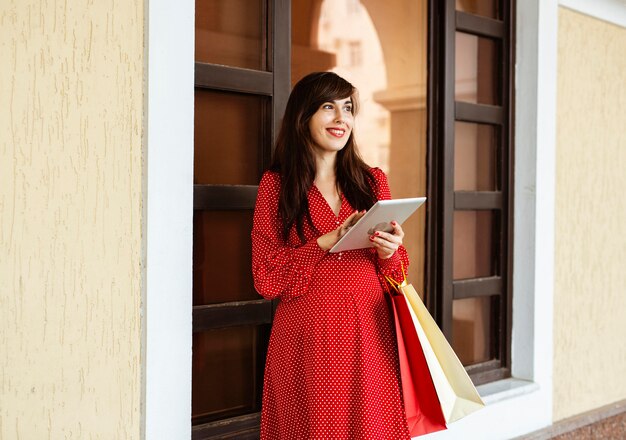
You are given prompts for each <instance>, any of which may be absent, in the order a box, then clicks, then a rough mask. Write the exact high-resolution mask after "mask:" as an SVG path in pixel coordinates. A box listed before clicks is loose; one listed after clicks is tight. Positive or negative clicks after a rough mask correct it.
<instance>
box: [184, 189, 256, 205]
mask: <svg viewBox="0 0 626 440" xmlns="http://www.w3.org/2000/svg"><path fill="white" fill-rule="evenodd" d="M258 189H259V187H258V185H194V186H193V209H195V210H203V209H210V210H245V209H254V204H255V202H256V196H257V192H258Z"/></svg>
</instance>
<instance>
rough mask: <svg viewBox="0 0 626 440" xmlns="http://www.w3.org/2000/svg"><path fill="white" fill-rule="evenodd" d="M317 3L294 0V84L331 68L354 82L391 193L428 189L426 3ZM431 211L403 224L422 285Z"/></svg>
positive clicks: (370, 160) (414, 276) (364, 127)
mask: <svg viewBox="0 0 626 440" xmlns="http://www.w3.org/2000/svg"><path fill="white" fill-rule="evenodd" d="M319 3H321V5H319V6H318V5H317V4H316V2H292V27H291V32H292V34H291V39H292V65H291V73H292V83H294V84H295V82H296V81H298V80H299V79H300V78H302V77H303V76H305V75H306V74H308V73H310V72H313V71H325V70H330V71H333V72H336V73H337V74H339V75H341V76H342V77H344V78H346V79H347V80H348V81H350V82H351V83H352V84H353V85H354V86H355V87H356V88H357V89H358V90H359V101H360V104H361V105H360V109H359V113H358V115H357V117H356V121H355V138H356V140H357V143H358V146H359V150H360V153H361V155H362V157H363V159H364V160H365V162H366V163H367V164H369V165H370V166H375V167H379V168H381V169H382V170H383V171H385V172H386V173H387V175H388V178H389V185H390V187H391V193H392V195H393V197H395V198H400V197H417V196H423V195H425V194H426V176H427V170H426V146H427V142H426V140H427V139H426V114H427V112H426V85H427V82H428V81H427V41H428V2H427V1H426V0H411V1H410V2H406V5H407V7H405V8H403V7H389V5H388V4H385V2H375V1H368V2H365V1H359V0H323V1H321V2H319ZM409 4H410V6H409ZM396 6H397V5H396ZM425 214H426V209H420V210H419V211H418V212H417V213H416V214H415V215H414V216H413V217H411V219H409V221H407V223H406V224H405V225H403V228H404V231H405V234H406V236H405V239H404V243H405V245H406V247H407V250H408V252H409V256H410V258H411V266H410V267H409V277H410V279H411V281H412V283H413V285H414V286H415V287H416V289H418V290H419V291H423V279H424V260H425V259H424V253H425V237H426V232H425Z"/></svg>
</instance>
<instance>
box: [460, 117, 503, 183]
mask: <svg viewBox="0 0 626 440" xmlns="http://www.w3.org/2000/svg"><path fill="white" fill-rule="evenodd" d="M454 130H455V131H454V190H455V191H495V190H496V189H497V187H496V173H495V168H496V167H495V165H496V143H497V138H496V128H495V127H494V126H493V125H486V124H474V123H469V122H456V123H455V125H454Z"/></svg>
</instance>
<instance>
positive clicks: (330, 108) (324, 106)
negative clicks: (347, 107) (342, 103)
mask: <svg viewBox="0 0 626 440" xmlns="http://www.w3.org/2000/svg"><path fill="white" fill-rule="evenodd" d="M322 108H324V109H328V110H332V108H333V106H332V104H324V105H323V106H322Z"/></svg>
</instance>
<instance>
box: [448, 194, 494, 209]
mask: <svg viewBox="0 0 626 440" xmlns="http://www.w3.org/2000/svg"><path fill="white" fill-rule="evenodd" d="M502 208H503V202H502V193H501V192H500V191H455V192H454V209H456V210H457V211H460V210H463V211H474V210H488V209H502Z"/></svg>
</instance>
